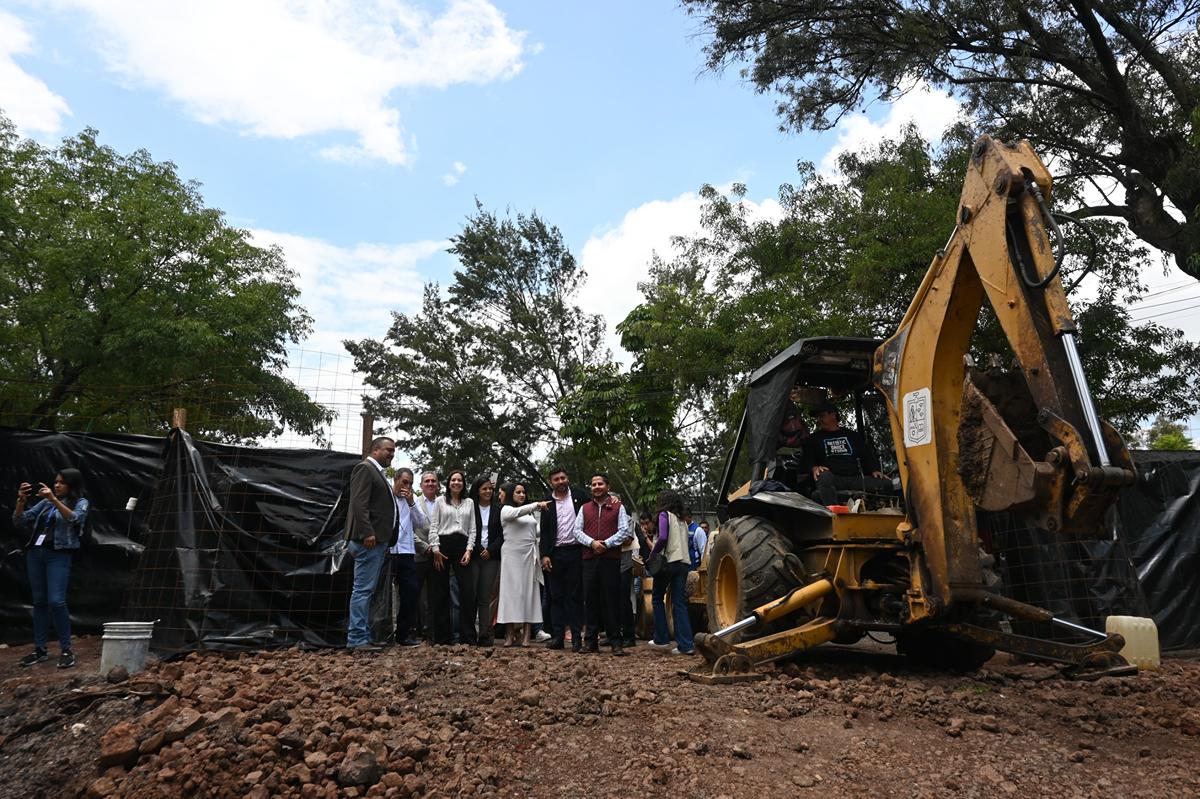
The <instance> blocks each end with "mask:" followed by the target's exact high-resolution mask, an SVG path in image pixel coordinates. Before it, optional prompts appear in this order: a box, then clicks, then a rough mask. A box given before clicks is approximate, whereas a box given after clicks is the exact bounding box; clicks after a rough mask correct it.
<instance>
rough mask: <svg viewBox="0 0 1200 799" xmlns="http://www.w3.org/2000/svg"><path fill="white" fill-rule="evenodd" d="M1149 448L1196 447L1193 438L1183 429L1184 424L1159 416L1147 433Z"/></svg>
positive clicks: (1177, 448)
mask: <svg viewBox="0 0 1200 799" xmlns="http://www.w3.org/2000/svg"><path fill="white" fill-rule="evenodd" d="M1146 439H1147V441H1149V448H1150V449H1155V450H1188V449H1195V448H1196V447H1195V445H1194V444H1193V443H1192V440H1191V439H1190V438H1188V437H1187V436H1186V435H1185V434H1184V431H1183V425H1182V424H1181V423H1179V422H1173V421H1171V420H1170V419H1168V418H1165V417H1162V416H1160V417H1158V418H1157V419H1156V420H1155V421H1154V424H1152V425H1151V426H1150V429H1149V430H1148V431H1147V435H1146Z"/></svg>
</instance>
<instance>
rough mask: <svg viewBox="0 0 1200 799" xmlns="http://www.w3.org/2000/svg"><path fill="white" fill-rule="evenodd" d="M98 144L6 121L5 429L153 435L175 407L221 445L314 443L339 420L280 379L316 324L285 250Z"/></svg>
mask: <svg viewBox="0 0 1200 799" xmlns="http://www.w3.org/2000/svg"><path fill="white" fill-rule="evenodd" d="M96 139H97V133H96V131H94V130H91V129H88V130H85V131H83V132H82V133H80V134H79V135H78V136H76V137H74V138H69V139H66V140H64V141H63V143H62V145H61V146H59V147H58V148H56V149H49V148H46V147H43V146H41V145H38V144H37V143H35V142H32V141H29V140H21V139H20V138H19V137H18V136H17V135H16V133H15V131H14V129H13V127H12V125H11V124H10V123H9V122H8V121H7V120H4V119H3V118H2V117H0V265H2V266H0V382H2V383H3V385H4V391H3V395H2V397H0V419H2V420H3V423H5V424H10V425H15V426H30V427H48V428H51V429H61V428H65V429H86V430H94V431H115V432H131V433H162V432H164V431H165V430H166V429H167V428H168V426H169V420H170V418H171V408H172V407H174V406H184V407H187V408H188V411H189V415H188V426H189V428H191V429H192V430H193V431H194V432H196V433H199V434H202V435H208V436H212V437H215V438H220V439H224V440H230V441H237V440H248V439H253V438H256V437H259V436H264V435H269V434H273V433H278V432H280V431H281V430H282V427H283V425H285V424H286V425H289V426H290V427H292V428H293V429H295V430H297V431H298V432H300V433H303V434H306V435H314V434H319V433H320V431H321V430H322V427H323V425H324V424H325V423H327V422H328V421H329V420H330V419H331V418H332V414H331V413H330V412H329V411H328V410H327V409H325V408H323V407H321V406H320V405H317V404H316V403H314V402H312V401H311V400H310V399H309V397H308V396H307V394H305V392H304V391H303V390H301V389H300V388H299V387H298V386H296V385H294V384H293V383H291V382H290V381H289V380H287V379H286V378H284V377H283V376H282V374H281V371H282V369H283V367H284V365H285V364H286V359H287V352H286V346H287V343H288V342H297V341H299V340H300V339H301V338H302V337H303V336H305V335H307V333H308V332H309V330H310V326H311V320H310V319H309V317H308V315H307V313H306V312H305V311H304V309H303V308H302V307H300V305H299V304H298V299H299V289H298V288H297V287H296V285H295V283H294V282H293V280H294V274H293V272H292V271H291V270H289V269H288V268H287V265H286V263H285V262H284V259H283V255H282V253H281V252H280V251H279V250H278V249H277V248H270V249H263V248H260V247H255V246H253V245H252V244H251V243H250V241H249V234H248V233H247V232H246V231H243V230H237V229H235V228H231V227H229V226H228V225H227V224H226V222H225V220H224V217H223V215H222V213H221V212H220V211H219V210H217V209H214V208H207V207H205V205H204V201H203V198H202V197H201V195H200V188H199V185H198V184H196V183H194V182H184V181H182V180H181V179H180V178H179V176H178V175H177V174H176V171H175V166H174V165H173V164H171V163H169V162H163V163H160V162H156V161H154V160H153V159H152V158H151V157H150V154H149V153H147V152H146V151H144V150H138V151H136V152H134V153H132V154H130V155H122V154H120V153H118V152H116V151H115V150H113V149H112V148H110V147H106V146H102V145H100V144H99V143H98V142H97V140H96Z"/></svg>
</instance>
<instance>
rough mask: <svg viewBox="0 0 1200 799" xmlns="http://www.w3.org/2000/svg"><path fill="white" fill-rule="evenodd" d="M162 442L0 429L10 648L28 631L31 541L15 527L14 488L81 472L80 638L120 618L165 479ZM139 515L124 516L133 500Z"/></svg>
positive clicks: (1, 605)
mask: <svg viewBox="0 0 1200 799" xmlns="http://www.w3.org/2000/svg"><path fill="white" fill-rule="evenodd" d="M162 449H163V439H161V438H152V437H150V436H117V435H106V436H91V435H86V434H81V433H50V432H44V431H38V430H13V429H7V428H0V550H2V552H3V562H2V563H0V631H2V635H0V637H2V638H3V639H4V640H5V641H8V642H10V643H11V642H13V641H14V640H27V639H28V637H29V631H30V598H29V580H28V577H27V575H26V570H25V553H24V549H23V547H24V545H25V543H26V541H27V536H26V535H25V534H24V533H21V532H18V531H17V530H16V529H15V527H14V526H13V523H12V514H13V508H14V506H15V504H16V497H17V487H18V486H20V484H21V483H23V482H35V481H36V482H42V483H46V484H47V485H50V484H51V483H52V482H53V481H54V475H55V474H56V473H57V472H59V471H60V470H62V469H65V468H68V467H74V468H77V469H80V470H81V471H82V472H83V476H84V480H85V482H86V487H85V490H86V493H87V497H88V501H89V503H90V505H91V511H90V519H89V523H88V528H89V530H88V532H89V535H90V537H91V543H90V544H89V546H88V547H87V548H86V549H85V550H84V551H82V552H80V553H78V554H77V555H76V556H75V559H74V563H73V564H72V567H71V583H70V586H69V589H68V594H67V597H68V603H67V604H68V607H70V609H71V621H72V624H73V625H75V626H76V627H77V628H78V629H79V630H80V631H82V632H90V631H95V630H97V629H99V627H100V625H101V624H102V623H103V622H106V621H115V620H119V619H120V618H121V601H122V599H123V597H124V594H125V589H126V587H127V586H128V585H129V582H130V580H131V579H132V578H133V575H134V571H135V568H136V567H137V563H138V560H139V557H140V555H141V552H142V542H143V541H144V540H145V517H146V508H147V506H148V504H149V498H150V496H151V494H152V493H153V491H154V487H155V483H156V482H157V480H158V477H159V475H160V474H161V473H162ZM131 497H132V498H136V499H137V500H138V504H137V509H136V510H134V511H132V512H131V511H127V510H125V506H126V504H127V503H128V501H129V499H130V498H131Z"/></svg>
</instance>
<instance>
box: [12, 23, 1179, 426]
mask: <svg viewBox="0 0 1200 799" xmlns="http://www.w3.org/2000/svg"><path fill="white" fill-rule="evenodd" d="M704 43H705V37H704V35H703V32H702V31H701V29H700V26H699V23H698V21H697V20H696V19H695V18H692V17H689V16H688V15H687V14H686V13H684V11H682V10H681V9H680V8H678V7H676V6H675V4H674V3H671V2H646V0H638V1H637V2H634V1H633V0H610V1H609V2H606V3H573V2H568V3H564V2H550V0H507V1H506V0H494V1H493V2H488V0H451V2H415V1H414V0H361V1H358V2H352V1H351V0H325V1H324V2H318V1H317V0H288V1H287V2H284V1H283V0H256V2H252V3H247V2H237V1H234V0H206V2H204V3H182V2H147V1H145V0H0V109H2V110H3V112H4V113H5V114H6V115H7V116H8V117H9V118H10V119H11V120H12V121H13V122H14V123H15V124H16V125H17V128H18V130H19V131H20V132H21V133H22V134H24V135H27V136H31V137H33V138H35V139H37V140H38V141H41V142H44V143H47V144H53V143H55V142H57V141H58V140H59V139H61V138H62V137H64V136H68V135H72V134H74V133H76V132H78V131H79V130H80V129H82V128H84V127H91V128H95V129H97V130H98V131H99V133H100V140H101V142H102V143H105V144H108V145H110V146H112V147H114V148H116V149H117V150H120V151H122V152H129V151H132V150H135V149H138V148H144V149H146V150H148V151H149V152H150V154H151V155H152V156H153V157H154V158H155V159H156V160H169V161H172V162H174V163H175V164H176V165H177V167H178V170H179V173H180V175H181V176H183V177H184V178H187V179H193V180H196V181H198V182H199V183H201V184H202V192H203V195H204V198H205V201H206V202H207V203H208V204H209V205H210V206H213V207H217V208H220V209H222V210H223V211H224V212H225V213H226V215H227V218H228V220H229V222H230V223H232V224H234V225H236V226H238V227H242V228H245V229H247V230H250V231H251V232H252V234H253V237H254V239H255V241H256V242H259V243H262V244H277V245H279V246H280V247H281V248H282V249H283V251H284V253H285V255H286V256H287V259H288V262H289V264H290V265H291V266H292V267H293V268H294V269H295V270H296V271H297V272H298V275H299V285H300V288H301V291H302V303H303V304H304V305H305V307H306V308H307V309H308V310H309V312H310V313H311V315H312V316H313V318H314V334H313V336H312V337H311V338H310V339H309V340H308V341H306V342H305V343H304V345H303V348H304V350H305V352H304V353H303V354H300V353H297V355H296V356H295V357H294V358H293V361H294V366H296V368H297V369H302V370H305V371H304V373H303V375H302V376H301V377H300V378H299V379H300V380H301V382H302V383H305V384H308V385H309V386H310V387H311V388H312V389H313V391H314V394H315V395H316V398H317V399H318V400H319V401H320V400H322V398H323V397H322V392H325V396H324V400H325V401H327V402H331V403H332V404H339V403H342V404H344V402H345V400H346V398H347V397H349V396H350V395H352V394H355V393H356V392H357V391H358V385H359V384H358V383H357V382H356V380H355V378H354V376H352V375H349V373H348V370H349V366H348V359H347V358H346V356H345V354H344V351H343V350H342V347H341V341H342V340H343V339H347V338H356V339H357V338H363V337H372V338H379V337H382V335H383V334H384V333H385V332H386V330H387V328H388V326H389V324H390V321H391V312H392V311H394V310H395V311H401V312H408V311H412V310H415V309H416V308H417V306H418V305H419V302H420V296H421V288H422V285H423V284H424V283H425V282H426V281H438V282H440V283H442V284H443V285H444V284H445V283H446V282H447V280H448V278H449V277H450V275H451V272H452V270H453V268H454V265H455V262H454V260H453V258H452V257H451V256H450V255H448V254H447V253H446V248H447V246H448V239H449V237H451V236H453V235H454V234H455V233H456V232H458V231H459V230H460V229H461V227H462V224H463V222H464V221H465V220H466V218H467V217H468V216H470V215H471V214H472V213H473V212H474V210H475V203H476V201H477V200H478V202H480V203H482V204H483V206H484V207H485V208H487V209H489V210H493V211H497V212H503V211H505V210H506V209H507V210H510V211H512V212H513V213H518V212H519V213H529V212H531V211H536V212H537V213H538V214H539V215H541V216H542V217H543V218H544V219H546V220H547V221H548V222H550V223H552V224H554V225H556V226H558V227H559V228H560V230H561V231H562V233H563V236H564V238H565V240H566V242H567V244H568V246H569V247H570V248H571V250H572V252H573V253H575V255H576V256H577V257H578V258H579V259H580V260H581V263H582V264H583V266H584V268H585V269H586V270H587V272H588V274H589V280H588V282H587V283H586V284H585V286H584V287H583V289H582V292H581V304H582V305H583V306H584V308H585V310H588V311H592V312H598V313H602V314H604V316H605V318H606V320H607V321H608V323H609V326H610V330H611V327H612V326H613V325H615V324H616V323H617V322H619V321H620V320H621V319H622V318H624V316H625V314H626V313H628V311H629V310H631V309H632V308H633V307H634V306H635V305H636V304H637V302H638V300H639V296H640V295H639V294H638V291H637V282H638V281H639V280H641V279H642V278H643V277H644V275H645V274H646V267H647V264H648V263H649V261H650V259H651V257H652V255H653V253H654V252H655V251H657V252H659V253H661V254H668V253H669V240H670V237H671V236H673V235H679V234H687V233H691V232H694V231H696V230H698V228H699V224H698V212H699V208H700V201H699V199H698V196H697V192H698V189H699V188H700V187H701V185H703V184H705V183H709V184H713V185H716V186H727V185H728V184H730V183H733V182H735V181H736V182H742V183H745V184H747V186H748V188H749V194H748V198H749V201H750V203H751V206H752V211H753V212H754V213H758V214H762V215H764V216H768V217H769V216H772V215H775V214H777V213H778V210H779V209H778V205H777V203H775V201H774V197H775V195H776V191H777V189H778V186H779V185H780V184H782V183H785V182H790V181H793V180H795V178H796V163H797V162H798V161H812V162H814V163H816V164H818V166H820V167H822V168H823V169H826V170H829V169H831V168H832V164H833V162H834V159H835V158H836V155H837V153H838V152H840V151H842V150H844V149H847V148H857V147H859V146H862V145H864V144H867V143H870V142H872V141H875V140H878V139H879V138H880V137H882V136H883V135H894V134H895V133H896V132H897V131H899V129H900V127H901V126H902V125H903V124H905V123H906V122H908V121H914V122H916V123H917V125H918V127H919V128H920V129H921V131H922V132H923V133H924V134H925V135H926V137H927V138H936V137H937V135H938V133H939V132H940V131H941V130H942V129H943V128H944V127H945V125H946V124H947V123H948V122H949V121H950V120H951V119H952V118H953V116H954V114H955V112H956V109H957V106H956V104H955V102H954V100H953V99H952V98H950V97H948V96H946V95H942V94H938V93H934V92H927V91H920V92H915V93H913V94H911V95H910V96H908V97H907V98H905V99H904V100H902V101H901V102H899V103H897V104H895V105H891V106H888V105H879V106H876V107H873V108H870V109H868V110H867V112H866V113H865V114H852V115H849V116H848V117H846V118H845V119H844V120H843V122H842V124H841V125H839V126H838V128H837V129H835V130H833V131H829V132H825V133H822V134H815V133H804V134H797V133H792V132H787V133H785V132H781V131H780V130H779V124H778V118H777V116H776V114H775V105H776V102H777V99H776V98H775V97H772V96H770V95H760V94H757V93H755V92H754V90H753V89H752V88H751V87H750V86H748V85H747V84H746V83H745V82H744V81H742V80H741V78H740V77H739V75H738V74H737V70H736V69H728V70H726V71H724V72H723V73H712V72H708V71H706V70H705V69H704V63H703V53H702V48H703V45H704ZM948 226H949V223H948ZM1181 277H1182V276H1181V275H1180V273H1178V272H1175V273H1174V274H1169V275H1166V276H1163V275H1159V274H1155V275H1152V276H1150V281H1151V283H1152V284H1154V285H1155V286H1162V287H1167V286H1172V285H1175V284H1178V283H1179V282H1180V278H1181ZM1175 291H1176V293H1174V294H1166V295H1162V296H1160V297H1158V298H1156V299H1158V300H1159V301H1164V300H1172V299H1175V298H1177V297H1179V296H1180V295H1179V293H1178V290H1175ZM1185 291H1186V289H1185ZM1192 293H1195V292H1192ZM1184 305H1186V303H1184V304H1183V305H1179V306H1168V307H1166V308H1163V309H1161V310H1162V311H1168V310H1170V309H1171V307H1184ZM1193 315H1194V314H1193ZM1183 316H1184V317H1185V318H1186V317H1187V316H1188V315H1187V314H1183ZM1164 321H1176V322H1178V321H1179V320H1164ZM1190 334H1191V336H1192V337H1193V338H1195V337H1197V336H1198V335H1200V330H1198V331H1190ZM608 343H609V346H610V347H612V348H613V349H614V351H616V350H619V346H618V345H617V343H616V340H615V337H613V336H612V335H611V334H610V337H609V341H608ZM617 355H618V356H620V353H619V352H617ZM351 410H352V409H349V408H347V409H345V411H344V412H343V417H344V418H343V421H346V420H349V422H348V423H349V427H348V428H346V429H356V426H357V420H356V419H354V418H353V417H354V415H355V414H354V412H351ZM354 440H355V439H354V438H352V439H351V442H353V441H354ZM334 444H335V446H338V447H339V448H343V447H345V446H346V444H345V442H343V441H334ZM349 448H350V449H355V448H357V447H356V446H350V447H349Z"/></svg>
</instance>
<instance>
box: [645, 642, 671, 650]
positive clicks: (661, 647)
mask: <svg viewBox="0 0 1200 799" xmlns="http://www.w3.org/2000/svg"><path fill="white" fill-rule="evenodd" d="M646 646H648V647H650V648H651V649H656V650H658V651H659V652H665V651H667V650H669V649H670V648H671V645H670V644H656V643H654V642H653V641H647V642H646Z"/></svg>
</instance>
